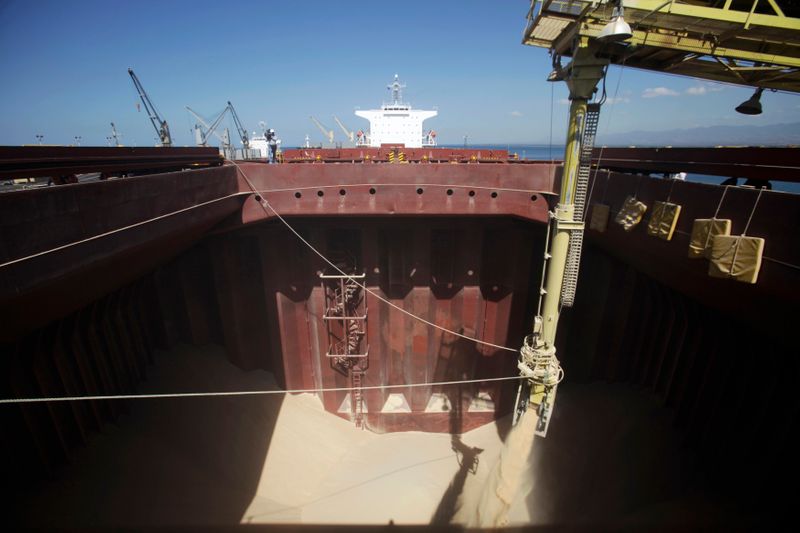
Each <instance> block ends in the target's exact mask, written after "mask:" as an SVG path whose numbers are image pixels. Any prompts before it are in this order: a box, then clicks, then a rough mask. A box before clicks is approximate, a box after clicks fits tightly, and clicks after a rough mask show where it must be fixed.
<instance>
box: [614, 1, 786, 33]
mask: <svg viewBox="0 0 800 533" xmlns="http://www.w3.org/2000/svg"><path fill="white" fill-rule="evenodd" d="M755 3H756V2H754V7H753V9H755ZM663 4H664V1H663V0H623V2H622V5H623V6H624V7H625V10H626V12H627V11H628V10H630V9H638V10H641V11H644V12H645V13H648V12H650V11H654V10H656V9H658V8H659V7H660V6H662V5H663ZM778 10H780V9H778ZM659 13H665V14H671V15H680V16H684V17H690V18H693V19H698V18H704V19H709V20H718V21H721V22H730V23H734V24H741V25H742V26H744V25H745V24H748V25H750V26H753V25H755V26H763V27H765V28H782V29H787V30H798V31H800V19H797V18H792V17H787V16H785V15H783V12H782V11H781V14H780V15H765V14H762V13H748V12H746V11H734V10H732V9H721V8H718V7H705V6H698V5H692V4H685V3H680V2H672V3H671V4H669V5H667V6H665V7H662V8H661V9H660V10H659ZM626 18H627V17H626ZM631 20H634V21H635V17H633V18H632V19H631Z"/></svg>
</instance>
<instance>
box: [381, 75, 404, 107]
mask: <svg viewBox="0 0 800 533" xmlns="http://www.w3.org/2000/svg"><path fill="white" fill-rule="evenodd" d="M405 87H406V85H405V83H400V77H399V76H398V75H397V74H395V75H394V81H393V82H392V83H391V84H390V85H387V86H386V88H387V89H389V90H390V91H392V104H394V105H397V104H401V103H403V89H405Z"/></svg>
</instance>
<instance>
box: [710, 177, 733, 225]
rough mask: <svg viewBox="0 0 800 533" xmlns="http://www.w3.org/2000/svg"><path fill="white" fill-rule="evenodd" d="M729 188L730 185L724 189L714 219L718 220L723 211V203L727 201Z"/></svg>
mask: <svg viewBox="0 0 800 533" xmlns="http://www.w3.org/2000/svg"><path fill="white" fill-rule="evenodd" d="M729 187H730V185H726V186H725V188H724V189H722V196H721V197H720V199H719V203H718V204H717V210H716V211H714V217H713V218H717V215H718V214H719V210H720V209H722V201H723V200H724V199H725V195H726V194H727V193H728V188H729Z"/></svg>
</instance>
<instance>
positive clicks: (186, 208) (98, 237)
mask: <svg viewBox="0 0 800 533" xmlns="http://www.w3.org/2000/svg"><path fill="white" fill-rule="evenodd" d="M244 194H249V193H245V192H237V193H234V194H229V195H227V196H221V197H219V198H215V199H213V200H208V201H207V202H202V203H199V204H195V205H191V206H189V207H184V208H183V209H178V210H177V211H172V212H171V213H166V214H164V215H159V216H157V217H153V218H148V219H147V220H142V221H140V222H134V223H133V224H128V225H127V226H122V227H120V228H115V229H112V230H109V231H106V232H104V233H98V234H97V235H93V236H91V237H87V238H85V239H81V240H79V241H74V242H70V243H67V244H62V245H61V246H56V247H55V248H50V249H49V250H43V251H41V252H37V253H35V254H31V255H26V256H24V257H18V258H16V259H12V260H11V261H6V262H5V263H0V268H3V267H7V266H10V265H13V264H16V263H21V262H23V261H28V260H29V259H33V258H35V257H39V256H42V255H47V254H50V253H53V252H58V251H59V250H64V249H66V248H71V247H73V246H77V245H79V244H83V243H85V242H90V241H94V240H97V239H100V238H102V237H107V236H109V235H113V234H114V233H119V232H121V231H126V230H129V229H132V228H135V227H138V226H143V225H145V224H149V223H150V222H155V221H156V220H161V219H164V218H168V217H171V216H174V215H178V214H180V213H184V212H186V211H190V210H192V209H197V208H198V207H203V206H206V205H209V204H213V203H215V202H221V201H222V200H227V199H229V198H233V197H235V196H241V195H244Z"/></svg>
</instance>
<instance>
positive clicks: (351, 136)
mask: <svg viewBox="0 0 800 533" xmlns="http://www.w3.org/2000/svg"><path fill="white" fill-rule="evenodd" d="M333 120H335V121H336V123H337V124H338V125H339V127H340V128H342V131H343V132H344V134H345V136H347V139H348V140H349V141H350V142H351V143H353V144H355V142H356V134H355V133H353V132H352V131H350V130H348V129H347V128H346V127H345V126H344V124H342V121H341V120H339V117H337V116H336V115H333Z"/></svg>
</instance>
